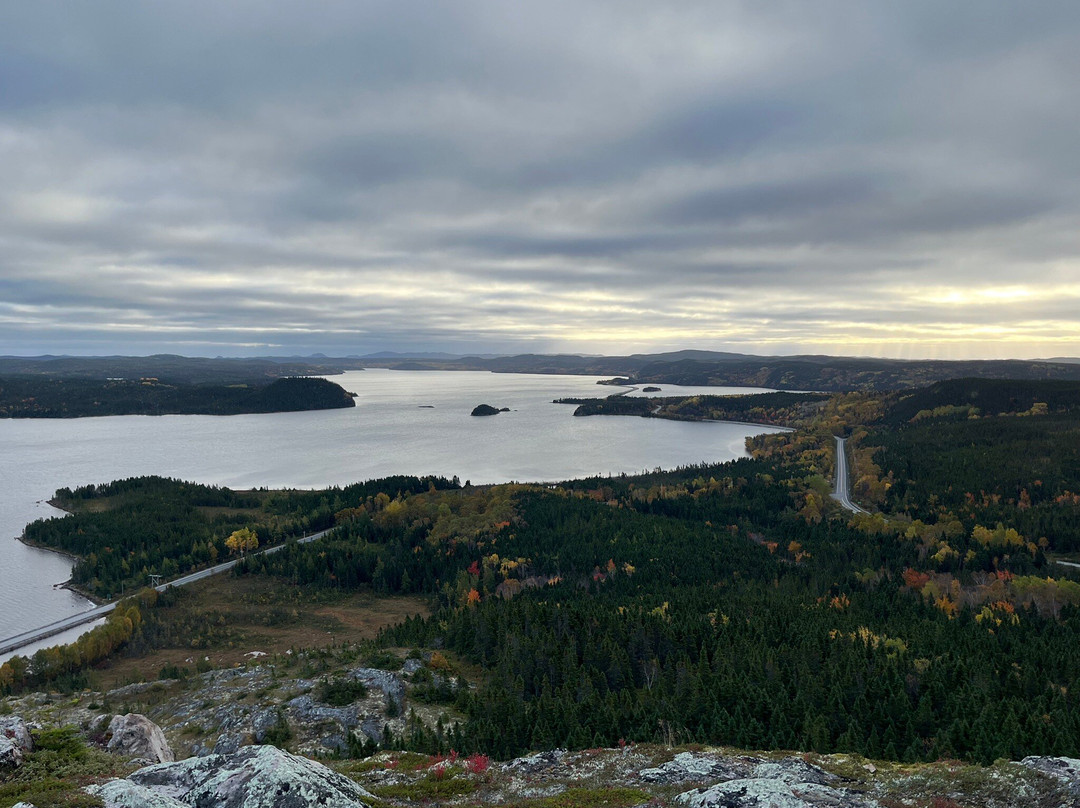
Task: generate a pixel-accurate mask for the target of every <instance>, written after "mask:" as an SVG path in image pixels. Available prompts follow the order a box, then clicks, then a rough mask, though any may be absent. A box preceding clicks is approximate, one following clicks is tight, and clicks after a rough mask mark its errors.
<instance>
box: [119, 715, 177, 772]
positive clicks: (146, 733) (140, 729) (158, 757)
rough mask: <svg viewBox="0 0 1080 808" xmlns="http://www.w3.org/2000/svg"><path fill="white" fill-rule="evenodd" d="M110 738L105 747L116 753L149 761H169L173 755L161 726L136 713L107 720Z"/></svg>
mask: <svg viewBox="0 0 1080 808" xmlns="http://www.w3.org/2000/svg"><path fill="white" fill-rule="evenodd" d="M109 732H111V733H112V738H110V739H109V744H108V746H107V747H106V748H107V749H108V750H109V751H110V752H115V753H116V754H118V755H129V756H131V757H137V758H143V759H144V760H148V761H150V762H151V763H171V762H172V761H173V760H175V759H176V758H175V757H174V756H173V751H172V749H170V748H169V742H168V741H167V740H165V733H163V732H162V731H161V727H159V726H158V725H157V724H155V723H154V722H153V721H151V720H150V719H149V718H147V717H146V716H145V715H139V714H138V713H128V714H127V715H116V716H113V719H112V721H110V722H109Z"/></svg>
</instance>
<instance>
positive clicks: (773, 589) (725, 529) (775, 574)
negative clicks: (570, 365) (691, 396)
mask: <svg viewBox="0 0 1080 808" xmlns="http://www.w3.org/2000/svg"><path fill="white" fill-rule="evenodd" d="M1025 384H1027V383H1025ZM1041 384H1042V383H1037V384H1035V386H1034V387H1024V390H1023V391H1022V394H1017V392H1016V391H1011V390H1009V389H1007V388H1005V387H1002V386H1001V385H996V384H986V385H985V386H983V383H981V382H977V381H971V382H966V383H957V384H955V385H954V386H953V387H951V388H948V387H947V388H944V389H931V390H928V391H926V390H924V391H922V392H919V391H915V392H909V393H904V394H899V395H897V394H890V395H874V394H847V395H834V396H824V397H822V396H818V397H813V398H810V399H806V400H802V399H798V398H794V397H787V398H779V397H777V398H774V399H770V400H766V399H762V398H760V397H748V399H747V401H744V402H740V403H738V404H736V405H729V409H730V410H731V411H735V410H736V409H738V408H740V407H741V408H742V411H744V412H750V410H751V409H753V407H755V406H756V407H764V405H766V404H767V405H768V406H767V407H764V409H765V410H766V411H765V412H764V415H765V416H768V417H776V418H779V417H780V414H781V413H782V412H783V413H787V415H786V416H784V417H787V418H789V419H790V423H791V425H792V426H796V427H798V428H797V429H796V431H794V432H787V433H782V434H770V435H762V436H758V437H756V438H752V439H750V441H749V449H750V454H751V457H750V458H746V459H742V460H737V461H733V462H730V463H724V464H715V465H703V466H694V467H688V468H682V469H676V470H672V471H659V470H658V471H655V472H653V473H650V474H644V475H635V476H617V477H602V478H591V479H582V480H573V481H567V482H565V483H561V484H558V485H554V486H543V487H541V486H531V485H499V486H485V487H470V486H465V487H462V486H460V485H459V484H458V483H457V481H456V480H445V479H434V478H432V479H419V478H408V477H403V478H393V479H389V480H381V481H380V480H376V481H371V482H368V483H363V484H358V485H356V486H349V487H346V488H342V489H331V490H328V491H315V492H231V491H227V490H226V489H210V488H206V487H204V486H192V485H191V484H187V483H180V482H177V481H165V480H146V479H141V480H131V481H124V482H122V483H116V484H112V485H105V486H93V487H88V488H86V489H79V490H77V491H61V492H58V497H59V498H60V499H61V500H63V501H66V502H69V503H75V502H76V501H78V502H80V503H81V505H80V506H76V505H74V504H73V505H72V507H74V508H75V510H76V511H77V512H76V514H74V515H73V516H69V517H65V518H63V519H57V520H51V521H48V522H42V523H37V525H38V526H37V527H35V529H34V531H33V533H34V535H35V537H36V540H37V541H39V542H41V543H44V544H50V545H51V546H58V547H59V546H63V547H65V548H66V549H69V550H71V551H73V552H76V553H78V554H80V555H81V556H83V562H81V563H82V564H85V568H84V570H83V572H82V573H81V574H82V575H83V576H84V577H86V576H89V577H88V578H87V580H92V579H93V578H95V577H96V578H97V579H98V581H99V582H102V581H106V580H108V581H110V582H112V581H115V580H133V579H131V578H129V577H125V575H128V574H130V572H131V569H132V567H133V565H138V564H142V565H143V566H145V567H146V568H147V569H151V568H155V569H163V566H162V565H165V564H167V563H175V564H177V566H178V567H180V566H183V565H182V564H181V563H180V559H182V558H183V559H185V561H184V563H186V564H196V565H197V564H198V563H200V559H201V558H202V556H199V555H198V553H197V552H196V549H197V548H196V547H194V546H193V545H192V542H191V541H190V540H184V541H181V540H180V539H179V538H178V539H176V540H175V541H171V542H169V541H166V542H162V543H160V546H159V547H158V548H157V549H156V550H151V546H152V545H153V544H154V543H155V542H156V541H157V538H156V537H157V536H158V535H159V534H162V533H163V535H166V536H168V535H169V534H168V532H167V530H166V528H165V527H164V525H166V524H184V525H186V526H187V527H185V529H184V531H182V532H183V533H184V534H185V535H188V536H190V535H193V534H192V533H191V532H190V531H191V530H192V529H193V528H198V530H201V531H202V532H201V533H198V535H199V536H200V538H199V539H198V541H197V542H196V543H197V544H199V545H201V546H202V547H204V548H207V549H206V550H205V551H203V552H204V555H205V553H206V552H209V549H208V548H209V547H211V546H213V547H217V548H218V552H219V553H222V552H224V550H223V549H222V547H223V545H222V546H219V545H218V541H219V539H220V540H223V539H224V537H225V536H226V535H228V531H229V530H230V529H232V528H234V527H235V526H236V525H239V524H241V523H244V524H246V525H248V526H250V527H252V529H254V530H255V531H256V532H259V533H260V535H268V536H272V537H273V538H274V539H275V540H277V539H281V538H283V537H284V536H286V535H288V534H290V532H292V533H293V534H295V530H296V529H298V528H302V529H315V528H318V527H324V526H331V525H333V526H336V529H335V530H334V531H333V532H332V533H330V534H329V535H328V536H327V537H325V538H324V539H321V540H319V541H317V542H313V543H311V544H304V545H299V544H296V543H287V544H286V546H285V547H284V549H283V550H282V551H281V552H278V553H275V554H273V555H248V556H247V557H245V558H244V559H243V560H242V561H241V563H240V564H239V565H238V567H237V568H236V570H235V574H236V575H239V576H272V577H274V578H275V579H278V580H281V581H282V582H289V583H295V584H303V585H305V586H308V587H314V588H316V589H324V590H327V591H336V590H341V591H353V590H371V591H374V592H381V593H387V594H395V593H412V594H420V595H424V596H426V597H428V598H429V599H430V601H431V604H432V607H433V608H434V609H435V611H434V613H433V614H432V615H431V616H430V617H429V618H426V619H420V618H416V619H410V620H407V621H406V622H405V623H402V624H400V625H398V626H396V627H394V628H391V629H389V630H387V631H386V632H384V634H383V635H382V637H381V640H380V642H381V643H382V644H383V645H385V646H392V647H402V646H404V647H407V648H426V649H429V650H440V651H441V652H442V653H445V654H447V655H450V656H452V657H453V658H455V659H457V660H460V661H461V662H462V663H463V664H465V665H468V666H470V668H475V669H476V670H478V671H480V672H481V673H480V674H479V675H478V676H476V677H475V681H474V682H473V684H474V687H472V688H470V689H468V690H460V691H456V692H455V693H454V694H453V711H454V716H455V721H454V723H453V726H452V727H451V728H449V729H448V730H447V735H446V737H445V739H443V740H441V741H438V742H436V741H435V740H433V739H432V738H431V737H430V736H423V735H422V734H419V735H417V736H416V737H415V738H413V739H412V740H411V741H408V742H409V743H412V744H413V745H414V746H416V747H417V748H420V749H423V750H424V751H430V750H432V749H433V748H434V746H433V745H436V744H437V743H445V744H447V745H453V746H454V748H455V749H457V750H458V751H460V752H462V753H472V752H483V753H485V754H491V755H494V756H497V757H501V758H505V757H510V756H514V755H517V754H521V753H523V752H525V751H527V750H531V749H547V748H554V747H558V746H563V747H571V748H588V747H595V746H615V745H617V744H618V743H619V742H620V740H622V741H631V742H632V741H656V742H666V743H683V742H701V743H706V742H707V743H717V744H730V745H733V746H738V747H744V748H759V749H760V748H767V749H777V748H781V749H803V750H809V751H820V752H832V751H849V752H858V753H860V754H864V755H867V756H869V757H872V758H887V759H895V760H907V761H916V760H935V759H940V758H960V759H966V760H972V761H979V762H983V763H986V762H990V761H993V760H994V759H996V758H998V757H1007V758H1013V759H1015V758H1018V757H1022V756H1024V755H1029V754H1047V755H1069V754H1074V753H1075V750H1076V749H1077V748H1078V747H1080V709H1078V706H1080V705H1078V704H1077V698H1078V697H1080V696H1078V694H1080V583H1078V582H1077V581H1076V580H1075V578H1074V576H1073V574H1072V573H1071V572H1070V571H1069V569H1068V568H1066V567H1061V566H1058V565H1056V564H1054V562H1053V560H1052V558H1051V557H1049V556H1048V554H1052V553H1053V551H1055V550H1056V551H1058V552H1062V551H1065V550H1068V549H1070V548H1072V547H1073V545H1072V543H1071V542H1073V541H1074V539H1073V538H1072V534H1071V533H1069V532H1068V531H1067V530H1064V529H1062V530H1061V531H1059V530H1057V529H1056V528H1055V529H1051V528H1054V526H1055V525H1058V524H1059V523H1060V524H1061V525H1067V524H1068V523H1069V522H1070V520H1071V521H1073V522H1075V521H1076V519H1075V516H1076V510H1075V509H1076V508H1077V507H1078V504H1077V501H1076V500H1075V499H1073V498H1072V497H1071V495H1070V496H1066V492H1072V491H1077V490H1080V480H1078V479H1077V475H1078V474H1080V466H1078V465H1077V462H1076V457H1077V454H1078V450H1080V436H1078V433H1077V431H1076V428H1075V427H1076V423H1075V415H1074V409H1073V406H1072V404H1071V402H1072V401H1073V399H1072V398H1071V397H1070V396H1071V393H1070V392H1069V391H1068V390H1067V389H1065V388H1062V387H1060V386H1056V385H1054V384H1051V385H1050V386H1047V387H1040V386H1039V385H1041ZM1055 391H1056V392H1055ZM973 392H974V393H975V394H976V395H974V397H973V396H972V393H973ZM1055 395H1056V396H1057V397H1055ZM755 398H756V399H757V401H756V402H753V403H752V399H755ZM973 398H974V399H977V401H978V404H977V405H972V404H971V401H972V399H973ZM722 404H723V402H719V403H718V402H711V401H702V400H699V401H698V402H697V403H693V404H685V405H684V406H685V407H688V408H691V409H692V410H693V411H695V412H700V413H703V414H704V413H706V412H708V413H709V414H711V413H712V412H715V411H716V408H717V407H719V406H721V405H722ZM665 406H667V405H665ZM972 406H975V408H976V409H977V410H978V412H975V411H973V410H971V409H968V408H969V407H972ZM841 433H843V434H846V435H848V436H849V444H850V446H851V450H852V464H853V466H854V469H855V470H854V474H855V476H856V479H855V491H856V496H857V497H859V498H860V501H861V502H862V503H864V504H865V505H867V506H870V507H871V508H872V509H873V511H874V512H873V513H872V514H868V515H862V514H860V515H855V514H850V513H847V512H843V511H841V510H840V509H839V507H838V506H836V505H835V504H834V503H832V502H831V501H830V500H829V498H828V491H829V489H830V483H829V476H830V474H831V468H832V460H831V452H832V447H833V445H834V441H833V437H832V436H833V435H834V434H841ZM973 446H974V447H975V448H972V447H973ZM986 452H989V454H986ZM939 455H940V457H938V456H939ZM935 458H937V459H935ZM950 458H954V460H950ZM1040 463H1041V465H1040ZM1024 491H1026V492H1027V494H1026V495H1025V494H1024ZM968 494H970V495H971V496H970V497H969V496H968ZM995 496H996V497H997V499H995ZM170 503H171V504H170ZM125 509H126V510H125ZM120 514H123V517H121V516H120ZM126 522H136V523H141V524H142V525H143V526H142V527H141V528H139V530H140V531H142V532H141V533H140V532H137V531H135V530H134V529H133V530H132V531H131V533H130V534H129V535H127V537H125V534H123V533H122V531H121V527H120V523H126ZM199 525H202V527H198V526H199ZM1036 528H1039V529H1036ZM1042 528H1045V529H1046V530H1045V532H1044V531H1043V529H1042ZM275 530H277V531H278V532H277V533H276V534H275V533H274V531H275ZM30 532H31V531H28V535H29V533H30ZM155 553H157V555H155ZM144 554H145V557H144ZM114 556H118V557H121V558H120V561H121V563H120V564H119V567H117V562H116V560H115V559H114ZM124 561H127V562H128V566H127V570H128V572H127V573H125V572H124V563H123V562H124ZM155 564H156V565H157V566H156V567H154V565H155ZM117 569H119V572H116V571H115V570H117ZM118 576H119V577H118ZM141 611H142V619H141V626H145V627H149V628H147V629H146V630H148V631H151V630H152V626H153V623H154V609H153V607H152V606H150V605H144V606H143V607H142V609H141ZM133 630H134V631H135V632H136V635H137V634H138V631H142V630H143V629H142V628H136V629H133ZM147 636H150V635H147ZM136 639H137V637H136ZM119 652H120V653H122V650H121V651H119ZM48 665H49V663H48V660H47V659H46V658H45V657H42V659H41V660H38V661H37V662H35V661H34V660H33V659H32V660H30V661H24V662H23V663H22V667H20V668H19V669H18V671H16V672H15V673H17V674H18V675H17V676H16V675H15V674H14V673H12V672H11V671H10V669H9V671H8V673H6V674H3V677H6V678H2V679H0V682H7V684H5V685H3V686H5V687H7V688H9V689H17V688H18V687H20V686H25V685H26V684H27V683H28V682H31V681H40V679H41V675H42V671H45V670H46V669H48ZM2 670H3V669H0V671H2ZM35 677H37V678H36V679H35ZM401 742H403V741H402V739H395V743H397V744H398V745H400V743H401Z"/></svg>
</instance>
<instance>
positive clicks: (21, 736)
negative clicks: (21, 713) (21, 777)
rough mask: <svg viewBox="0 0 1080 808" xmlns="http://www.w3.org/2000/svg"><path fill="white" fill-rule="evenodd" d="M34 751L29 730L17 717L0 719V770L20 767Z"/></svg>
mask: <svg viewBox="0 0 1080 808" xmlns="http://www.w3.org/2000/svg"><path fill="white" fill-rule="evenodd" d="M33 749H34V739H33V738H32V737H31V736H30V728H29V727H28V726H27V725H26V722H25V721H23V720H22V719H21V718H19V717H18V716H5V717H3V718H0V768H3V767H8V768H11V767H14V766H21V765H22V762H23V760H24V759H25V757H26V755H27V754H28V753H30V752H32V751H33Z"/></svg>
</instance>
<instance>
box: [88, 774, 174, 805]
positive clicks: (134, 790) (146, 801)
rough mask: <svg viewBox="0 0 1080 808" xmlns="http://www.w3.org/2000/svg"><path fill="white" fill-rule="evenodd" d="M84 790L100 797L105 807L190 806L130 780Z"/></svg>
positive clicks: (114, 781)
mask: <svg viewBox="0 0 1080 808" xmlns="http://www.w3.org/2000/svg"><path fill="white" fill-rule="evenodd" d="M84 791H86V793H87V794H90V795H92V796H95V797H98V798H100V799H101V801H102V802H103V803H105V808H189V806H188V805H187V803H184V802H180V800H177V799H174V798H172V797H169V796H166V795H165V794H159V793H157V792H156V791H152V790H151V789H149V788H146V787H145V786H140V785H138V784H136V783H133V782H131V781H130V780H110V781H109V782H107V783H103V784H102V785H94V786H87V787H86V788H85V789H84Z"/></svg>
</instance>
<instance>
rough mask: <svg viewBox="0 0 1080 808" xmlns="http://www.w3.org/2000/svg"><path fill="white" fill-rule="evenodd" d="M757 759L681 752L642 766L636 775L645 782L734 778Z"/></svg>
mask: <svg viewBox="0 0 1080 808" xmlns="http://www.w3.org/2000/svg"><path fill="white" fill-rule="evenodd" d="M759 762H760V761H759V760H757V759H755V758H730V757H720V756H719V755H706V754H699V753H695V752H680V753H679V754H677V755H676V756H675V757H674V759H672V760H669V761H668V762H667V763H662V764H661V765H659V766H656V767H655V768H651V769H642V770H641V771H640V772H639V774H638V776H639V777H640V778H641V779H642V780H643V781H644V782H646V783H658V784H661V785H666V784H671V783H688V782H716V781H718V780H735V779H737V778H740V777H746V776H748V775H749V774H750V771H751V769H752V768H753V766H754V765H755V764H757V763H759Z"/></svg>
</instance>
